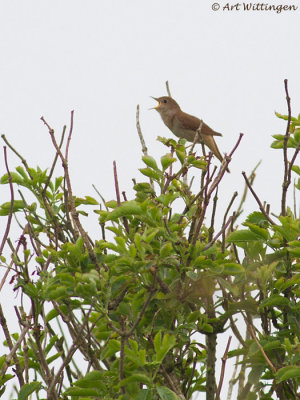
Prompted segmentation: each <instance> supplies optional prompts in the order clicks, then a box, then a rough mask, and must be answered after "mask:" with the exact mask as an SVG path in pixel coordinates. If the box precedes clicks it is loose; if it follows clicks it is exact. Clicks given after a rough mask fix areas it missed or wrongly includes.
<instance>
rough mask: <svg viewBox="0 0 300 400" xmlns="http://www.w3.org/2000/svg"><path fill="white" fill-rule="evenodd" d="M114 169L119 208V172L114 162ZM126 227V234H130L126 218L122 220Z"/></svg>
mask: <svg viewBox="0 0 300 400" xmlns="http://www.w3.org/2000/svg"><path fill="white" fill-rule="evenodd" d="M113 168H114V181H115V190H116V197H117V204H118V207H120V205H121V196H120V189H119V180H118V172H117V164H116V162H115V161H114V162H113ZM122 220H123V223H124V227H125V229H126V232H127V233H129V225H128V221H127V218H126V217H123V218H122Z"/></svg>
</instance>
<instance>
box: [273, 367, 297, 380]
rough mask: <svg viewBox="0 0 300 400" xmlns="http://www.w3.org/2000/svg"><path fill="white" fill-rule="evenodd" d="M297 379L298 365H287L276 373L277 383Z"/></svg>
mask: <svg viewBox="0 0 300 400" xmlns="http://www.w3.org/2000/svg"><path fill="white" fill-rule="evenodd" d="M298 377H300V367H299V366H298V365H289V366H288V367H283V368H280V369H279V370H278V371H277V373H276V379H277V381H278V383H279V382H282V381H286V380H288V379H293V378H298Z"/></svg>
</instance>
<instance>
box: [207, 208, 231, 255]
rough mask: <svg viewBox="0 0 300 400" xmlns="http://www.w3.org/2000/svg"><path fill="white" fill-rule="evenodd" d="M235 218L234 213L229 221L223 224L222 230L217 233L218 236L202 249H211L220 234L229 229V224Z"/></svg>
mask: <svg viewBox="0 0 300 400" xmlns="http://www.w3.org/2000/svg"><path fill="white" fill-rule="evenodd" d="M233 218H234V216H233V215H232V216H231V217H230V218H229V219H228V221H227V222H226V224H225V225H223V226H222V229H221V230H220V232H218V233H217V234H216V236H215V237H214V238H213V239H212V240H211V241H210V242H209V243H208V244H207V245H206V246H205V247H204V248H203V249H202V251H205V250H207V249H209V248H210V247H211V246H212V245H213V244H214V243H215V242H216V240H217V239H218V237H219V236H221V235H222V234H223V233H224V232H225V231H226V229H227V227H228V225H229V224H230V223H231V221H232V219H233Z"/></svg>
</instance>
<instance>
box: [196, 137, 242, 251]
mask: <svg viewBox="0 0 300 400" xmlns="http://www.w3.org/2000/svg"><path fill="white" fill-rule="evenodd" d="M242 137H243V133H240V135H239V138H238V140H237V143H236V144H235V146H234V148H233V149H232V151H231V152H230V154H229V156H228V160H226V162H224V163H222V164H221V167H220V170H219V173H218V175H217V176H216V177H215V179H214V181H213V182H212V183H211V185H210V187H209V188H208V184H206V185H204V187H205V190H204V191H205V196H204V197H205V198H204V205H203V207H202V211H201V215H200V217H199V220H198V222H197V226H196V228H195V232H194V233H193V241H192V244H193V245H195V243H196V241H197V239H198V235H199V232H200V229H201V226H202V223H203V220H204V217H205V213H206V209H207V206H208V204H209V201H210V198H211V195H212V193H213V192H214V191H215V189H216V188H217V186H218V184H219V183H220V181H221V179H222V177H223V175H224V174H225V171H226V169H227V167H228V163H229V161H230V160H231V157H232V155H233V153H234V152H235V150H236V149H237V147H238V146H239V144H240V142H241V140H242Z"/></svg>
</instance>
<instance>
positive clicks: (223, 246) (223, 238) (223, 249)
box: [222, 192, 238, 253]
mask: <svg viewBox="0 0 300 400" xmlns="http://www.w3.org/2000/svg"><path fill="white" fill-rule="evenodd" d="M237 195H238V192H234V193H233V196H232V198H231V200H230V202H229V204H228V207H227V209H226V211H225V214H224V218H223V225H222V226H225V223H226V218H227V215H228V213H229V210H230V208H231V206H232V204H233V202H234V200H235V198H236V197H237ZM234 220H235V213H233V218H232V221H234ZM225 236H226V229H224V230H223V233H222V252H223V253H224V251H225Z"/></svg>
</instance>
